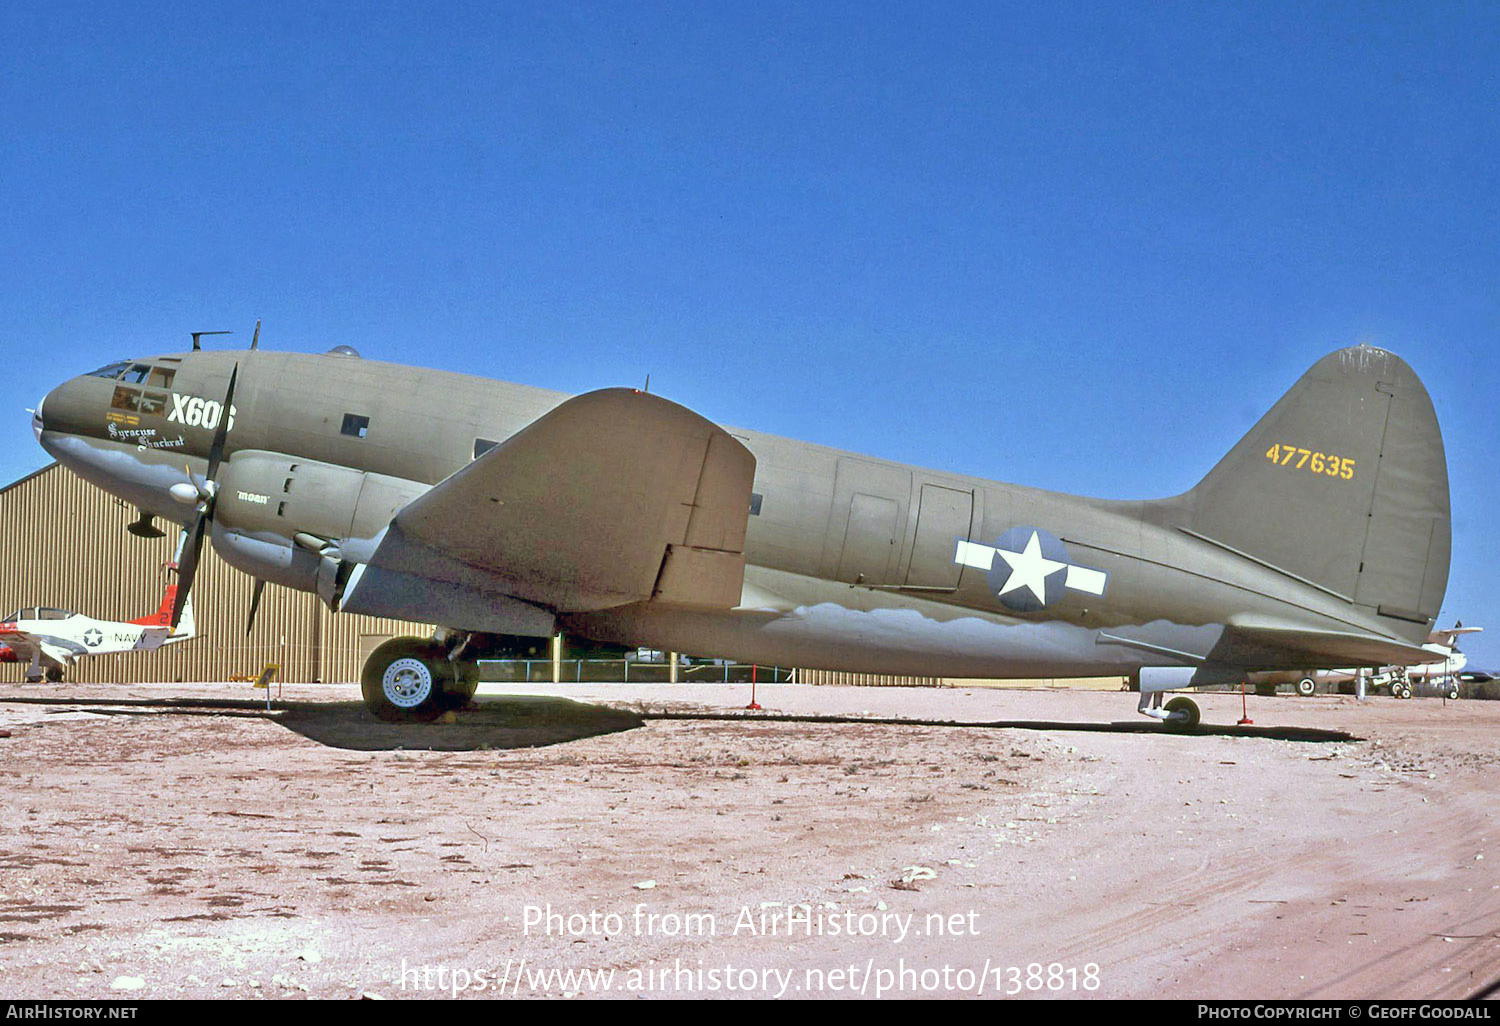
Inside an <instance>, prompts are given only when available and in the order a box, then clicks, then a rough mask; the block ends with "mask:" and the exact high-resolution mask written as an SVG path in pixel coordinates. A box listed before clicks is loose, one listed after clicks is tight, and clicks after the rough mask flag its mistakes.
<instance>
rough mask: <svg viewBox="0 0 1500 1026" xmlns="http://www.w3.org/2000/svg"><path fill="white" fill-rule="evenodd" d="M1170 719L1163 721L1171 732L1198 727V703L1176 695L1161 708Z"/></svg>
mask: <svg viewBox="0 0 1500 1026" xmlns="http://www.w3.org/2000/svg"><path fill="white" fill-rule="evenodd" d="M1162 708H1163V709H1165V710H1166V712H1167V715H1168V716H1169V717H1170V718H1169V719H1167V720H1166V721H1165V723H1166V725H1167V727H1168V728H1169V729H1171V730H1192V729H1193V728H1194V727H1196V726H1197V725H1198V720H1199V714H1198V703H1197V702H1195V701H1193V700H1192V699H1191V698H1188V697H1187V696H1185V695H1178V696H1177V697H1176V698H1173V699H1171V700H1169V701H1168V702H1167V704H1166V705H1164V706H1162Z"/></svg>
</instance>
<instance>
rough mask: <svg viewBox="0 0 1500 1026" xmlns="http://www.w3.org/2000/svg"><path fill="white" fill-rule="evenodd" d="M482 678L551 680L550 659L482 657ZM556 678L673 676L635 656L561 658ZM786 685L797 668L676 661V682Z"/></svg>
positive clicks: (652, 680) (653, 679) (643, 680)
mask: <svg viewBox="0 0 1500 1026" xmlns="http://www.w3.org/2000/svg"><path fill="white" fill-rule="evenodd" d="M479 679H480V680H481V681H492V682H510V683H523V684H550V683H552V660H551V659H494V660H490V659H483V660H480V663H479ZM558 679H559V680H560V681H562V682H563V683H565V684H585V683H592V684H603V683H611V684H617V683H621V682H623V683H626V684H665V683H667V682H669V681H671V679H672V666H671V664H670V663H664V662H663V663H650V662H641V661H639V660H636V659H564V660H562V661H561V664H560V666H559V674H558ZM752 680H753V681H755V682H756V683H760V684H778V683H780V684H785V683H794V682H796V680H797V671H796V670H793V669H788V668H787V667H785V666H761V665H759V664H751V663H720V662H702V663H691V664H688V665H682V664H678V667H677V683H679V684H749V683H750V682H751V681H752Z"/></svg>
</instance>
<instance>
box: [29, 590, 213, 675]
mask: <svg viewBox="0 0 1500 1026" xmlns="http://www.w3.org/2000/svg"><path fill="white" fill-rule="evenodd" d="M173 573H174V577H173V578H172V582H171V583H170V584H168V585H167V591H166V594H165V595H164V596H163V597H162V600H161V606H160V607H158V609H157V610H156V612H154V613H151V614H150V615H148V616H142V617H140V618H138V619H135V620H96V619H94V618H93V617H92V616H84V615H83V614H82V613H74V612H71V611H70V610H67V609H49V608H46V607H38V606H28V607H27V608H25V609H18V610H17V611H15V612H14V613H11V614H10V615H9V616H7V617H6V618H5V619H4V620H3V621H0V663H19V662H26V663H28V664H29V665H28V666H27V669H26V681H27V683H29V684H35V683H37V682H39V681H41V680H43V679H45V680H49V681H52V682H54V683H56V682H57V681H60V680H62V678H63V674H64V673H65V672H66V671H67V670H68V669H69V668H71V667H72V666H73V665H74V664H75V663H76V662H77V661H78V660H79V659H80V658H81V657H83V656H92V655H109V654H114V653H118V652H150V651H153V650H155V649H158V648H161V647H162V646H163V645H175V644H177V643H178V642H181V641H187V640H188V639H189V638H192V637H194V636H195V635H196V628H195V625H194V622H193V604H192V599H191V598H189V599H188V601H187V604H186V605H185V607H184V612H183V615H182V619H181V620H180V621H179V622H178V624H177V629H176V630H173V629H172V604H173V603H174V602H175V601H176V600H177V582H176V577H175V568H174V569H173Z"/></svg>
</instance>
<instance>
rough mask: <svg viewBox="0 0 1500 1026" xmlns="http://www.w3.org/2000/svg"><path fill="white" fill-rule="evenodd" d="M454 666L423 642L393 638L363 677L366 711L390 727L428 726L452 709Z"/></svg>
mask: <svg viewBox="0 0 1500 1026" xmlns="http://www.w3.org/2000/svg"><path fill="white" fill-rule="evenodd" d="M452 681H453V664H452V663H450V662H448V658H447V656H446V654H445V653H444V652H443V650H442V648H441V647H440V646H438V645H434V644H433V643H432V642H430V641H426V640H424V639H422V638H392V639H391V640H390V641H387V642H385V643H384V644H383V645H381V646H380V647H379V648H377V649H375V651H373V652H371V653H370V657H369V658H368V659H366V660H365V665H364V669H363V670H362V671H361V672H360V675H359V686H360V692H361V694H362V695H363V696H364V700H365V707H366V708H367V709H369V710H370V712H372V713H374V714H375V716H376V717H377V718H378V719H382V720H384V721H386V722H387V723H427V722H430V721H432V720H435V719H437V718H438V717H439V716H441V715H442V714H443V713H444V712H445V711H447V709H448V708H449V705H448V702H449V700H450V692H451V690H452V687H453V684H452Z"/></svg>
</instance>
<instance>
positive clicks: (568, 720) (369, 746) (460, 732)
mask: <svg viewBox="0 0 1500 1026" xmlns="http://www.w3.org/2000/svg"><path fill="white" fill-rule="evenodd" d="M274 719H275V722H277V723H279V724H280V725H281V726H283V727H285V728H287V729H288V730H291V731H295V732H296V733H298V734H301V735H302V736H303V737H305V738H307V739H308V740H309V741H316V742H317V743H318V744H320V745H326V746H328V747H330V748H344V749H349V750H351V751H359V752H377V751H390V750H393V749H397V748H405V749H423V750H429V751H434V752H473V751H482V750H485V749H509V748H542V747H546V746H548V745H560V744H566V743H568V742H569V741H581V740H583V739H585V738H590V737H600V736H602V735H604V734H615V733H619V732H620V731H623V730H634V729H635V728H637V727H641V726H644V725H645V721H644V720H643V719H642V718H641V717H640V716H637V715H636V714H635V713H632V712H629V711H627V710H624V709H614V708H611V707H609V706H604V705H592V704H590V703H586V702H575V701H573V700H572V699H569V698H553V697H548V696H533V695H514V696H509V695H507V696H500V697H496V698H484V699H481V700H480V701H479V702H477V703H476V704H473V705H470V706H469V707H468V708H466V709H464V710H462V711H460V712H458V713H456V714H455V715H454V717H453V722H452V723H447V722H444V721H442V720H439V721H437V722H434V723H385V722H382V721H380V720H377V719H376V718H375V717H374V716H372V715H371V714H370V713H369V712H368V711H367V710H366V709H365V707H364V704H363V703H361V702H320V703H317V704H297V705H292V706H289V707H288V708H286V709H285V710H283V711H282V712H281V713H280V714H278V715H277V716H275V717H274Z"/></svg>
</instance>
